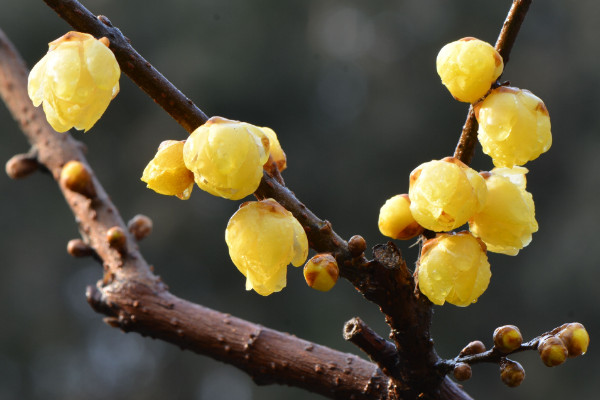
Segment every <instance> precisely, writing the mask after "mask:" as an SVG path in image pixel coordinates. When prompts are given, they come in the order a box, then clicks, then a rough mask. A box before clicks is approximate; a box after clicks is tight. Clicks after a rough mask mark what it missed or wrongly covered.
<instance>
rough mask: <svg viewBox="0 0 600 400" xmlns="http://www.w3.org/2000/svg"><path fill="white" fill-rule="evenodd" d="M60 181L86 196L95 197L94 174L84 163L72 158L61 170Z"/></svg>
mask: <svg viewBox="0 0 600 400" xmlns="http://www.w3.org/2000/svg"><path fill="white" fill-rule="evenodd" d="M60 182H61V183H62V184H63V185H64V186H65V187H66V188H67V189H69V190H72V191H73V192H77V193H79V194H82V195H84V196H86V197H95V196H96V189H94V183H93V182H92V175H91V174H90V172H89V171H88V169H87V167H86V166H85V165H83V163H81V162H79V161H75V160H71V161H69V162H68V163H66V164H65V165H64V166H63V168H62V170H61V171H60Z"/></svg>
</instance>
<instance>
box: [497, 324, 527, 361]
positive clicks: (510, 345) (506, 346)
mask: <svg viewBox="0 0 600 400" xmlns="http://www.w3.org/2000/svg"><path fill="white" fill-rule="evenodd" d="M521 343H523V336H521V332H520V331H519V328H517V327H516V326H514V325H504V326H501V327H499V328H496V330H495V331H494V347H496V348H497V349H498V351H500V352H501V353H503V354H508V353H512V352H513V351H515V350H516V349H518V348H519V347H521Z"/></svg>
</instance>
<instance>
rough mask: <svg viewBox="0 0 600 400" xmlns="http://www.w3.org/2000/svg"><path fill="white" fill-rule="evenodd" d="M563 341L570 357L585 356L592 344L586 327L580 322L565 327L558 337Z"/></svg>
mask: <svg viewBox="0 0 600 400" xmlns="http://www.w3.org/2000/svg"><path fill="white" fill-rule="evenodd" d="M557 336H558V337H559V338H560V340H562V341H563V343H564V344H565V346H567V350H568V352H569V357H577V356H581V355H583V354H585V352H586V351H587V348H588V346H589V344H590V336H589V335H588V333H587V331H586V330H585V327H584V326H583V325H582V324H580V323H579V322H572V323H570V324H567V325H566V326H564V327H563V328H562V329H561V330H560V332H559V333H558V335H557Z"/></svg>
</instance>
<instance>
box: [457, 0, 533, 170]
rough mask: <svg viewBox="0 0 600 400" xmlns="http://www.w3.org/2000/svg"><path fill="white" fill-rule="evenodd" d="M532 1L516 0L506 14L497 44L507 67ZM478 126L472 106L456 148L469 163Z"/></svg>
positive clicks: (475, 142)
mask: <svg viewBox="0 0 600 400" xmlns="http://www.w3.org/2000/svg"><path fill="white" fill-rule="evenodd" d="M531 1H532V0H514V1H513V4H512V7H511V8H510V11H509V12H508V15H507V16H506V20H505V21H504V25H503V26H502V30H501V31H500V35H499V36H498V40H497V41H496V46H495V47H496V50H497V51H498V52H499V53H500V55H501V56H502V59H503V61H504V67H506V64H508V60H509V58H510V51H511V50H512V47H513V45H514V44H515V40H516V39H517V35H518V33H519V30H520V29H521V24H522V23H523V20H524V19H525V15H527V11H528V10H529V5H530V4H531ZM478 128H479V124H478V123H477V119H476V118H475V112H474V111H473V106H470V107H469V112H468V113H467V120H466V121H465V125H464V126H463V129H462V134H461V135H460V139H459V140H458V144H457V146H456V149H455V150H454V157H456V158H458V159H459V160H460V161H462V162H464V163H465V164H467V165H469V164H470V163H471V160H472V159H473V154H474V153H475V146H476V145H477V129H478Z"/></svg>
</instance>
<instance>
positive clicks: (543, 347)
mask: <svg viewBox="0 0 600 400" xmlns="http://www.w3.org/2000/svg"><path fill="white" fill-rule="evenodd" d="M538 352H539V353H540V358H541V359H542V362H543V363H544V364H546V366H547V367H556V366H557V365H560V364H562V363H564V362H565V361H566V360H567V356H568V355H569V351H568V350H567V347H566V346H565V344H564V342H563V341H562V340H561V339H559V338H558V337H556V336H546V337H543V338H542V339H540V341H539V344H538Z"/></svg>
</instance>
